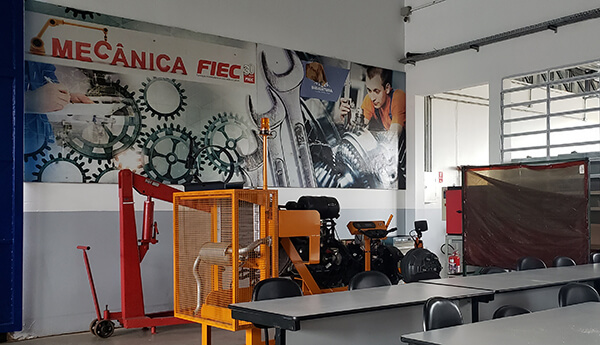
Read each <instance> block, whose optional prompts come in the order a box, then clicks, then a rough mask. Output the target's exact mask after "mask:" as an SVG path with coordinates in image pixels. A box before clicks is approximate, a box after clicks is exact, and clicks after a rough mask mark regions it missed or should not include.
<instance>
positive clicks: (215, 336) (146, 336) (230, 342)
mask: <svg viewBox="0 0 600 345" xmlns="http://www.w3.org/2000/svg"><path fill="white" fill-rule="evenodd" d="M200 333H201V331H200V325H199V324H189V325H177V326H164V327H158V328H157V330H156V334H152V333H151V332H150V330H142V329H124V328H118V329H116V330H115V333H114V334H113V335H112V336H110V337H109V338H106V339H102V338H98V337H96V336H94V335H92V334H91V333H90V332H84V333H75V334H67V335H59V336H51V337H43V338H36V339H30V340H21V341H14V342H12V343H13V344H15V345H17V344H19V345H20V344H22V345H87V344H95V345H141V344H148V343H151V344H155V345H192V344H193V345H200V343H201V337H200V335H201V334H200ZM245 336H246V334H245V332H244V331H239V332H229V331H225V330H222V329H218V328H213V329H212V344H214V345H244V343H245V339H246V338H245ZM9 343H11V341H10V340H9Z"/></svg>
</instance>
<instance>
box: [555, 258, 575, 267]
mask: <svg viewBox="0 0 600 345" xmlns="http://www.w3.org/2000/svg"><path fill="white" fill-rule="evenodd" d="M575 265H577V264H576V263H575V260H573V259H571V258H570V257H568V256H557V257H555V258H554V260H552V266H554V267H562V266H575Z"/></svg>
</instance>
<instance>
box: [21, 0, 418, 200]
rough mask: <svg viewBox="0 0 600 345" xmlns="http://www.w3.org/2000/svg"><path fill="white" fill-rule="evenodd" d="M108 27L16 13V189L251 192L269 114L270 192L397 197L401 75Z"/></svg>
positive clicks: (250, 46) (401, 168) (258, 175)
mask: <svg viewBox="0 0 600 345" xmlns="http://www.w3.org/2000/svg"><path fill="white" fill-rule="evenodd" d="M106 18H113V17H110V16H105V17H104V21H98V20H96V21H94V20H93V19H84V20H81V19H79V18H77V19H76V18H66V17H64V16H58V15H49V14H42V13H36V12H31V11H29V12H26V17H25V23H26V29H25V40H26V47H27V51H26V61H25V84H26V96H25V112H26V113H25V121H24V123H25V129H24V130H25V133H24V135H25V145H24V148H25V156H24V162H25V180H26V181H30V182H74V183H89V182H96V183H115V182H116V181H117V172H118V170H120V169H124V168H127V169H131V170H133V171H135V172H137V173H139V174H142V175H145V176H148V177H149V178H151V179H154V180H156V181H159V182H163V183H168V184H188V183H193V182H223V181H230V182H238V183H239V184H243V185H244V186H245V187H259V186H260V185H261V184H262V165H263V161H262V141H261V138H260V136H259V135H258V128H259V124H260V119H261V118H262V117H268V118H269V119H270V123H271V129H272V133H271V136H270V139H269V140H268V162H266V163H267V164H268V168H269V169H268V171H269V174H270V176H269V184H270V185H271V186H279V187H329V188H378V189H396V188H400V189H404V188H405V173H404V172H405V158H404V157H405V150H406V147H405V137H406V134H405V131H404V127H405V118H406V114H405V94H404V91H403V90H404V89H405V81H404V74H403V73H401V72H393V71H389V70H386V69H382V68H374V67H370V66H363V65H359V64H355V63H350V62H346V61H340V60H336V59H331V58H326V57H322V56H314V55H310V54H306V53H303V52H294V51H288V50H284V49H280V48H276V47H269V46H262V45H258V46H257V45H256V44H254V43H249V42H239V41H233V40H230V39H224V38H218V37H212V36H211V39H210V40H208V39H202V38H203V37H206V35H200V34H198V38H194V37H186V38H183V37H182V36H181V37H180V36H177V35H173V36H169V35H168V34H166V35H165V34H164V28H162V27H161V30H162V31H161V30H158V29H157V30H156V31H157V32H162V33H163V34H159V33H156V32H150V31H152V30H149V28H150V29H151V28H152V27H153V26H152V25H149V24H145V25H143V27H144V30H143V31H140V30H133V29H130V28H123V27H121V25H119V24H115V25H114V26H112V25H106ZM82 19H83V18H82ZM115 23H119V21H118V20H115ZM174 36H175V37H174ZM232 42H233V43H232Z"/></svg>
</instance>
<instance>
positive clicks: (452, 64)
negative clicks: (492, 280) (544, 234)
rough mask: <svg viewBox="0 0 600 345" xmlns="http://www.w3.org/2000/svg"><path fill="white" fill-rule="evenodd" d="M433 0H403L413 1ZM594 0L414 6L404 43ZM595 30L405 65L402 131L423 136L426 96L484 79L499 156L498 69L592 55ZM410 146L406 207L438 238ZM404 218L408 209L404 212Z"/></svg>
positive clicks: (552, 15)
mask: <svg viewBox="0 0 600 345" xmlns="http://www.w3.org/2000/svg"><path fill="white" fill-rule="evenodd" d="M430 2H431V1H425V0H418V1H417V0H406V1H405V4H406V5H410V6H413V7H417V6H419V5H422V4H424V3H430ZM599 6H600V3H598V1H597V0H573V1H562V0H528V1H517V0H505V1H495V0H447V1H444V2H441V3H438V4H436V5H433V6H429V7H426V8H424V9H422V10H419V11H416V12H415V13H414V14H413V15H412V16H411V20H410V22H409V23H407V24H406V25H405V35H406V36H405V49H406V51H408V52H412V53H419V52H428V51H431V50H434V49H441V48H445V47H449V46H452V45H456V44H460V43H464V42H467V41H470V40H474V39H478V38H484V37H487V36H490V35H494V34H498V33H502V32H505V31H509V30H512V29H517V28H521V27H524V26H528V25H532V24H537V23H540V22H544V21H547V20H552V19H556V18H559V17H563V16H566V15H569V14H574V13H578V12H582V11H585V10H590V9H595V8H598V7H599ZM599 31H600V19H593V20H589V21H585V22H581V23H577V24H572V25H569V26H565V27H560V28H559V29H558V32H557V33H554V32H553V31H550V30H548V31H544V32H540V33H537V34H533V35H529V36H524V37H520V38H515V39H511V40H508V41H504V42H500V43H496V44H493V45H489V46H483V47H481V50H480V51H479V52H476V51H474V50H469V51H464V52H460V53H455V54H451V55H446V56H443V57H438V58H434V59H430V60H426V61H422V62H418V63H417V64H416V65H415V66H412V65H407V66H406V67H405V71H406V77H407V81H406V85H407V114H414V117H411V116H410V115H409V116H408V120H407V135H408V142H409V143H422V142H423V97H422V96H426V95H430V94H435V93H438V92H441V91H447V90H455V89H461V88H465V87H469V86H474V85H480V84H489V93H490V102H489V112H490V114H489V121H490V122H489V138H490V139H489V140H490V142H489V150H490V152H489V157H490V163H499V162H500V91H501V80H502V78H503V77H507V76H511V75H515V74H520V73H525V72H530V71H537V70H541V69H544V68H549V67H557V66H563V65H568V64H572V63H578V62H585V61H591V60H596V59H598V57H599V56H600V46H599V45H598V44H596V42H595V40H594V37H596V36H597V33H598V32H599ZM413 147H414V148H415V150H414V151H409V152H408V166H407V169H408V171H407V176H408V181H407V186H408V187H407V196H406V202H407V208H408V209H412V208H414V209H415V212H416V215H415V216H416V217H417V218H427V219H429V220H430V229H431V230H432V231H429V232H427V233H425V235H424V240H425V243H426V244H427V241H428V240H429V241H433V242H437V241H439V240H440V237H441V236H443V231H444V224H443V223H442V222H441V219H439V218H437V219H438V221H437V222H436V221H434V219H436V217H438V214H439V211H438V210H437V209H435V210H432V209H428V208H427V206H426V205H425V204H424V188H423V185H424V182H423V179H424V174H423V170H424V159H423V148H422V146H420V145H414V146H413ZM407 218H410V215H408V214H407Z"/></svg>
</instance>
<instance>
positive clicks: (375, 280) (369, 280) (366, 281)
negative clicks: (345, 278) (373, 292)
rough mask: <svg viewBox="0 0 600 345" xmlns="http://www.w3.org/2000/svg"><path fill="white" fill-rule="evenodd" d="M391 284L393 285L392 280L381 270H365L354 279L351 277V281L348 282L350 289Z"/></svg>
mask: <svg viewBox="0 0 600 345" xmlns="http://www.w3.org/2000/svg"><path fill="white" fill-rule="evenodd" d="M390 285H392V282H391V281H390V278H388V276H386V275H385V274H383V273H381V272H379V271H364V272H360V273H357V274H355V275H354V276H353V277H352V279H350V283H348V290H357V289H366V288H372V287H377V286H390Z"/></svg>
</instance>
